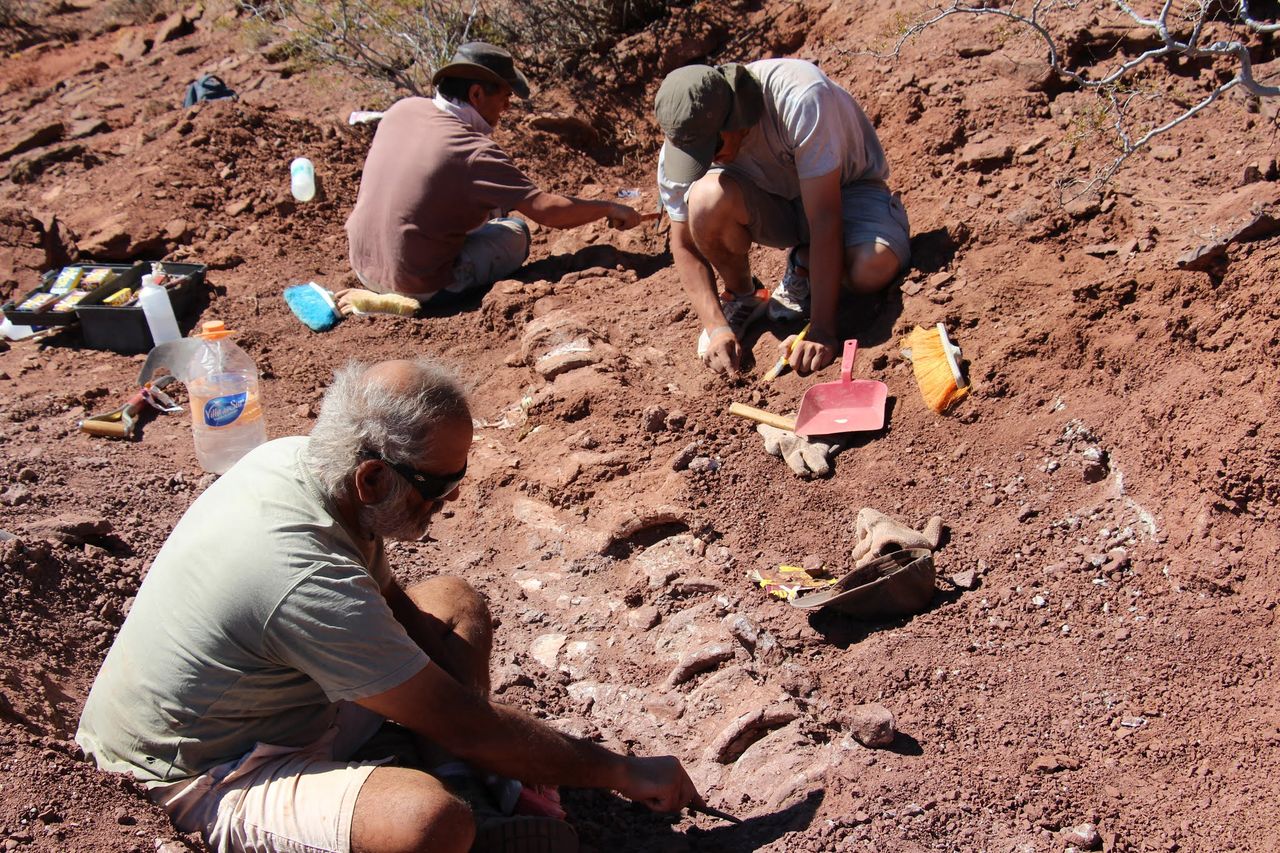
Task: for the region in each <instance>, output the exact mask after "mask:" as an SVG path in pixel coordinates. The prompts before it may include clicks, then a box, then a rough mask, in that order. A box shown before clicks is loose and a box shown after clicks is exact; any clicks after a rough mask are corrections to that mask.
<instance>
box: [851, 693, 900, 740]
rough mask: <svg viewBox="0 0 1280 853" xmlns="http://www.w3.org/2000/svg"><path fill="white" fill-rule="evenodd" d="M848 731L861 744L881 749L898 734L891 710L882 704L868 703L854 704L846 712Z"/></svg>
mask: <svg viewBox="0 0 1280 853" xmlns="http://www.w3.org/2000/svg"><path fill="white" fill-rule="evenodd" d="M847 721H848V726H849V733H850V734H852V735H853V737H854V739H855V740H856V741H858V743H860V744H862V745H863V746H866V747H870V748H872V749H883V748H884V747H886V746H889V745H891V744H892V743H893V741H894V739H895V738H896V737H897V736H898V730H897V728H895V727H894V720H893V712H892V711H890V710H889V709H888V708H886V707H884V706H883V705H880V704H877V703H874V702H872V703H868V704H866V705H855V706H854V707H853V708H851V709H850V710H849V712H848V720H847Z"/></svg>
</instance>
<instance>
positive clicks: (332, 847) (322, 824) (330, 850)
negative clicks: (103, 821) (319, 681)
mask: <svg viewBox="0 0 1280 853" xmlns="http://www.w3.org/2000/svg"><path fill="white" fill-rule="evenodd" d="M383 722H384V720H383V719H382V717H379V716H378V715H377V714H374V713H372V712H371V711H367V710H365V709H364V708H361V707H360V706H359V705H354V704H351V703H348V702H342V703H339V709H338V716H337V719H336V720H335V721H334V724H333V725H332V726H331V727H330V728H329V730H328V731H326V732H325V733H324V734H323V735H322V736H321V737H320V738H319V739H317V740H316V741H314V742H313V743H310V744H307V745H306V746H301V747H289V746H275V745H272V744H266V743H260V744H258V745H257V746H256V747H254V749H253V751H252V752H250V753H249V754H248V755H246V756H244V757H243V758H240V759H237V760H235V761H229V762H227V763H226V764H221V765H218V766H217V767H214V768H213V769H212V770H210V771H208V772H207V773H205V774H203V775H201V776H197V777H196V778H194V779H187V780H183V781H182V782H176V783H174V784H172V785H166V786H163V787H159V788H153V789H152V790H151V791H150V796H151V799H152V800H154V801H155V802H157V803H159V804H160V805H161V806H162V807H163V808H164V810H165V811H166V812H168V813H169V817H170V818H171V819H172V820H173V823H174V825H175V826H176V827H178V829H180V830H182V831H183V832H198V833H200V835H201V836H202V837H203V838H204V840H205V843H206V844H208V845H209V848H210V849H211V850H213V851H214V853H240V851H247V853H349V851H350V850H351V819H352V816H353V815H354V814H355V808H356V797H357V796H359V794H360V787H361V786H362V785H364V783H365V780H366V779H368V778H369V774H370V773H372V772H373V771H374V769H375V768H377V767H378V766H380V765H382V764H386V763H387V762H388V761H390V760H391V759H390V758H383V759H379V760H376V761H345V760H342V759H344V758H345V757H346V756H349V755H351V754H352V753H353V752H354V751H355V750H356V749H357V748H359V747H360V746H361V745H362V744H364V742H365V741H367V740H368V739H369V738H370V737H372V736H373V735H374V734H375V733H376V732H377V731H378V729H379V728H380V727H381V725H382V723H383Z"/></svg>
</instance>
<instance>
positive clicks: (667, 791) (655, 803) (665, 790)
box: [618, 755, 706, 812]
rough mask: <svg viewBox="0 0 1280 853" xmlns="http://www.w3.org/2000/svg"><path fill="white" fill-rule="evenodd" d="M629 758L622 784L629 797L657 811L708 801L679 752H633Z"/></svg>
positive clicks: (620, 789) (622, 791)
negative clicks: (695, 783) (690, 774)
mask: <svg viewBox="0 0 1280 853" xmlns="http://www.w3.org/2000/svg"><path fill="white" fill-rule="evenodd" d="M626 762H627V763H626V772H625V775H626V779H625V780H624V782H625V783H624V784H623V785H620V786H618V793H620V794H622V795H623V796H624V797H626V798H627V799H629V800H633V801H635V802H637V803H644V804H645V805H646V806H648V807H649V808H651V809H653V810H654V811H655V812H678V811H680V810H681V809H682V808H684V807H685V806H687V805H689V804H690V803H694V804H695V805H699V806H705V805H706V802H705V801H704V800H703V799H702V795H701V794H699V793H698V789H697V788H695V787H694V786H693V781H692V780H691V779H690V778H689V774H688V773H686V772H685V770H684V767H683V766H681V764H680V760H679V759H678V758H676V757H675V756H672V755H662V756H652V757H648V758H645V757H640V756H631V757H628V758H627V760H626Z"/></svg>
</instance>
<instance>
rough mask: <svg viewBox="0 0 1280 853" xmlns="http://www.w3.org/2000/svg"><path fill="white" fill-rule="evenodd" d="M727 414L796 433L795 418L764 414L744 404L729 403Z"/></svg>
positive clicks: (770, 413)
mask: <svg viewBox="0 0 1280 853" xmlns="http://www.w3.org/2000/svg"><path fill="white" fill-rule="evenodd" d="M729 414H731V415H737V416H738V417H740V418H746V419H747V420H752V421H755V422H756V423H758V424H768V425H769V426H771V427H777V428H778V429H785V430H788V431H790V432H795V431H796V419H795V418H788V417H786V416H785V415H775V414H774V413H773V412H766V411H765V410H764V409H757V408H756V407H755V406H748V405H746V404H745V403H730V404H729Z"/></svg>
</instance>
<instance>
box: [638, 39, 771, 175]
mask: <svg viewBox="0 0 1280 853" xmlns="http://www.w3.org/2000/svg"><path fill="white" fill-rule="evenodd" d="M653 111H654V115H655V116H656V117H657V119H658V124H659V126H661V127H662V133H663V135H664V136H666V142H665V143H664V144H663V146H662V150H663V167H664V170H665V172H666V175H667V177H668V178H670V179H671V180H673V181H676V182H678V183H693V182H694V181H696V180H697V179H698V178H700V177H702V176H703V175H704V174H706V171H707V169H708V168H709V167H710V166H711V161H712V160H713V159H714V158H715V155H716V149H717V148H719V147H720V131H722V130H741V129H742V128H745V127H751V126H752V125H754V124H755V123H756V122H758V121H759V120H760V114H761V112H763V111H764V94H763V92H762V91H761V89H760V81H758V80H756V78H755V77H754V76H753V75H752V74H751V72H750V71H748V70H747V69H746V68H745V67H744V66H742V65H739V64H738V63H736V62H733V63H729V64H728V65H721V66H720V67H719V68H712V67H711V66H710V65H686V66H685V67H683V68H677V69H676V70H675V71H672V72H671V73H670V74H668V75H667V77H666V79H665V80H663V81H662V85H661V86H659V87H658V94H657V96H656V97H655V98H654V101H653Z"/></svg>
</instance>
